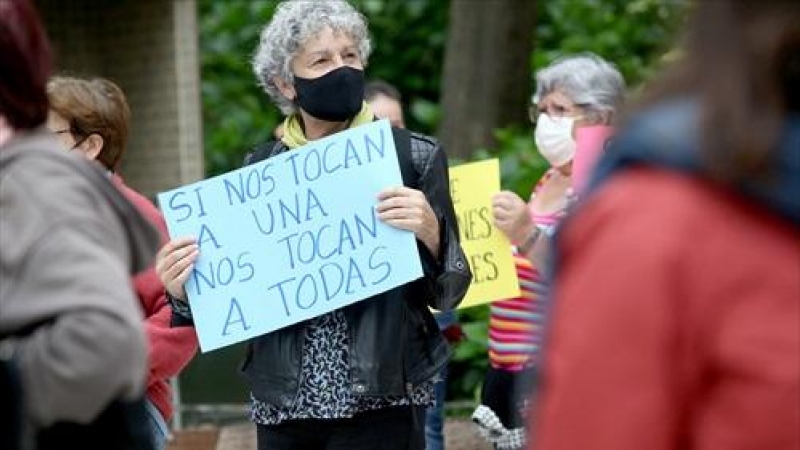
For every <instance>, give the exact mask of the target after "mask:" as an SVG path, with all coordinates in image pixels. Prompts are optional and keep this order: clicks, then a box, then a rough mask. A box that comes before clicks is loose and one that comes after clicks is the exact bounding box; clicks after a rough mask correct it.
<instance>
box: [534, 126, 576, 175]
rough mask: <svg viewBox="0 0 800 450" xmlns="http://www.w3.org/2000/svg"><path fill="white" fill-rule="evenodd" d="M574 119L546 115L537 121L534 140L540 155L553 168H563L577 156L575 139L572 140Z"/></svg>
mask: <svg viewBox="0 0 800 450" xmlns="http://www.w3.org/2000/svg"><path fill="white" fill-rule="evenodd" d="M574 122H575V119H574V118H572V117H557V118H552V117H550V116H549V115H547V114H545V113H541V114H539V118H538V119H537V120H536V131H535V132H534V138H535V140H536V147H538V148H539V153H541V154H542V156H544V158H545V159H546V160H547V161H548V162H549V163H550V165H551V166H553V167H561V166H563V165H564V164H566V163H568V162H570V161H572V158H573V157H574V156H575V139H573V138H572V124H573V123H574Z"/></svg>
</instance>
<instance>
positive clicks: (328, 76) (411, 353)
mask: <svg viewBox="0 0 800 450" xmlns="http://www.w3.org/2000/svg"><path fill="white" fill-rule="evenodd" d="M369 52H370V40H369V37H368V30H367V25H366V21H365V19H364V17H363V16H362V15H361V14H359V13H358V12H357V11H356V10H354V9H353V8H352V6H350V5H349V4H348V3H347V2H345V1H340V0H329V1H321V0H314V1H310V0H292V1H285V2H283V3H281V4H280V5H278V7H277V8H276V10H275V14H274V16H273V18H272V20H271V21H270V22H269V23H268V24H267V25H266V26H265V28H264V29H263V30H262V33H261V40H260V43H259V45H258V49H257V51H256V53H255V57H254V59H253V69H254V71H255V74H256V77H257V78H258V81H259V83H260V84H261V86H263V88H264V90H265V91H266V93H267V94H268V95H269V96H270V98H271V99H272V100H273V101H274V102H275V104H276V105H277V106H278V107H279V108H280V109H281V111H283V112H284V113H285V114H286V115H287V118H286V120H285V121H284V123H283V135H282V136H281V138H280V140H279V141H274V142H269V143H267V144H265V145H262V146H260V147H258V148H257V149H256V150H255V151H254V152H253V153H251V154H250V155H248V157H247V158H246V163H247V164H250V163H254V162H257V161H260V160H263V159H266V158H269V157H271V156H274V155H277V154H279V153H282V152H289V151H292V149H295V148H297V147H300V146H302V145H304V144H306V143H308V142H311V141H314V140H317V139H320V138H323V137H325V136H329V135H331V134H333V133H336V132H339V131H342V130H346V129H348V128H352V127H356V126H359V125H362V124H365V123H368V122H371V121H373V120H375V117H374V115H373V114H372V112H371V111H370V109H369V106H368V105H367V104H366V103H365V102H364V100H363V99H364V68H365V66H366V64H367V57H368V56H369ZM393 137H394V139H395V146H396V147H397V148H398V158H399V163H400V166H401V168H404V167H405V168H408V169H410V170H403V182H404V186H396V187H390V188H387V189H386V190H384V191H383V192H382V193H380V194H379V196H378V198H377V199H376V206H375V211H376V214H377V217H378V219H379V220H381V221H383V222H384V223H386V224H388V225H390V226H394V227H396V228H399V229H403V230H407V231H410V232H413V233H414V235H415V236H416V238H417V244H418V248H419V253H420V257H421V259H422V266H423V272H424V276H423V277H422V278H420V279H417V280H414V281H412V282H409V283H407V284H405V285H402V286H399V287H397V288H394V289H391V290H389V291H386V292H383V293H381V294H378V295H375V296H374V297H372V298H369V299H366V300H363V301H361V302H357V303H354V304H352V305H349V306H346V307H343V308H341V309H338V310H335V311H333V312H330V313H327V314H324V315H321V316H319V317H316V318H314V319H311V320H308V321H305V322H301V323H298V324H295V325H292V326H289V327H286V328H282V329H279V330H277V331H273V332H271V333H268V334H265V335H263V336H259V337H257V338H254V339H253V340H252V341H251V342H250V345H249V347H248V351H247V355H246V357H245V361H244V364H243V367H242V371H243V373H244V377H245V378H246V379H247V381H248V382H249V385H250V389H251V399H252V410H251V418H252V420H253V421H254V422H255V423H256V425H257V436H258V448H259V449H262V450H265V449H269V450H280V449H320V450H323V449H353V450H358V449H389V450H391V449H403V450H407V449H414V450H422V449H423V448H424V446H425V443H424V435H423V429H424V428H423V426H424V418H425V408H426V407H427V406H429V405H431V404H432V403H433V400H434V395H433V386H434V383H435V382H436V378H437V374H439V373H440V372H441V369H442V367H443V366H444V365H445V364H446V362H447V359H448V356H449V348H448V345H447V343H446V342H445V340H444V338H443V337H442V334H441V333H440V332H439V329H438V327H437V325H436V321H435V320H434V318H433V315H432V314H431V310H430V308H431V307H432V308H435V309H437V310H440V311H447V310H451V309H452V308H454V307H455V306H456V305H457V304H458V303H459V302H460V301H461V299H462V298H463V296H464V294H465V293H466V290H467V288H468V286H469V282H470V280H471V273H470V270H469V266H468V265H467V262H466V259H465V257H464V254H463V252H462V250H461V247H460V244H459V239H458V230H457V228H456V219H455V213H454V210H453V204H452V200H451V198H450V194H449V189H448V187H449V182H448V176H447V158H446V156H445V154H444V151H443V150H442V148H441V147H440V146H439V144H438V143H437V142H436V141H435V140H433V139H432V138H429V137H426V136H422V135H418V134H416V133H410V132H407V131H405V130H398V129H394V130H393ZM198 251H199V250H198V245H197V242H196V241H195V240H194V239H192V238H183V239H180V238H179V239H175V240H173V241H171V242H170V243H168V244H167V245H166V246H165V247H164V248H163V249H162V250H161V251H160V252H159V256H158V259H157V270H158V272H159V274H160V276H161V279H162V280H163V281H164V284H165V286H166V287H167V290H168V292H169V294H170V297H171V303H172V305H173V309H174V311H175V314H176V315H178V316H179V317H178V318H183V319H185V320H186V321H187V322H188V321H189V320H190V318H191V317H190V311H189V308H187V307H186V300H185V299H186V292H185V289H184V283H185V282H186V280H187V277H188V276H189V273H190V272H191V270H192V268H193V265H194V263H195V261H196V258H197V255H198ZM278 303H279V302H278Z"/></svg>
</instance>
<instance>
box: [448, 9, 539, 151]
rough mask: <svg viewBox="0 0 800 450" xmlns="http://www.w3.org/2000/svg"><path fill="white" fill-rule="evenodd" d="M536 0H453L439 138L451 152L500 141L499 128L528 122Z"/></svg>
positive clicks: (490, 144)
mask: <svg viewBox="0 0 800 450" xmlns="http://www.w3.org/2000/svg"><path fill="white" fill-rule="evenodd" d="M535 23H536V2H535V0H452V2H451V4H450V21H449V25H448V27H449V28H448V35H447V45H446V47H445V61H444V74H443V76H442V113H443V115H442V122H441V124H440V126H439V137H440V140H441V142H442V144H443V145H444V148H445V150H446V151H447V153H448V155H449V156H451V157H457V158H462V159H466V158H468V157H469V156H470V155H471V154H472V153H473V152H474V151H475V150H477V149H479V148H489V147H492V146H493V145H494V136H493V134H492V133H493V130H494V129H495V128H499V127H504V126H507V125H511V124H523V125H524V124H526V123H527V117H528V115H527V106H528V103H529V102H530V95H531V85H532V79H531V62H530V61H531V52H532V51H533V32H534V27H535Z"/></svg>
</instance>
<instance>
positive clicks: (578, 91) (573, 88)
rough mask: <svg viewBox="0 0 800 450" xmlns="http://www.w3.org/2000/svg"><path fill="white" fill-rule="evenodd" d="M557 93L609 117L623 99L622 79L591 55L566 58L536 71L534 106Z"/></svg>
mask: <svg viewBox="0 0 800 450" xmlns="http://www.w3.org/2000/svg"><path fill="white" fill-rule="evenodd" d="M555 90H558V91H559V92H561V93H563V94H564V95H566V96H567V97H568V98H569V99H570V100H572V102H573V103H575V105H577V106H580V107H582V108H584V109H585V110H587V111H589V112H599V113H601V114H604V115H606V114H610V115H612V116H613V114H614V113H615V112H616V111H617V110H618V108H619V107H620V106H621V105H622V103H623V100H624V97H625V80H624V79H623V78H622V75H621V74H620V73H619V70H617V68H616V67H615V66H614V65H613V64H611V63H609V62H608V61H606V60H604V59H603V58H601V57H599V56H597V55H595V54H593V53H581V54H578V55H572V56H566V57H562V58H559V59H557V60H555V61H553V63H552V64H550V65H549V66H547V67H545V68H543V69H541V70H539V71H538V72H536V94H534V96H533V98H532V101H533V103H534V104H536V103H539V101H540V100H541V99H542V98H543V97H545V96H547V95H548V94H550V93H552V92H553V91H555Z"/></svg>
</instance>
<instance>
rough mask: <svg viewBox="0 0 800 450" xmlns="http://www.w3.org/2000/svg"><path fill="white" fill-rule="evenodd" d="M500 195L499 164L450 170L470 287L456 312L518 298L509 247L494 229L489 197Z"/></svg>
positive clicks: (484, 163)
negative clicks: (492, 302) (461, 309)
mask: <svg viewBox="0 0 800 450" xmlns="http://www.w3.org/2000/svg"><path fill="white" fill-rule="evenodd" d="M499 191H500V163H499V162H498V160H497V159H488V160H485V161H479V162H474V163H469V164H461V165H459V166H454V167H451V168H450V195H451V196H452V198H453V205H454V206H455V210H456V217H457V219H458V229H459V232H460V234H461V247H462V248H463V249H464V253H465V254H466V255H467V260H468V261H469V265H470V268H471V269H472V283H471V284H470V286H469V290H468V291H467V296H466V297H464V300H463V301H462V302H461V304H460V305H459V308H467V307H470V306H475V305H478V304H481V303H486V302H491V301H493V300H499V299H503V298H511V297H517V296H519V293H520V291H519V281H518V279H517V271H516V268H515V267H514V258H513V256H512V253H511V244H510V243H509V242H508V239H507V238H506V237H505V235H504V234H503V233H502V232H501V231H500V230H498V229H497V228H495V226H494V223H493V220H494V219H493V217H492V196H493V195H494V194H495V193H497V192H499Z"/></svg>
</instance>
